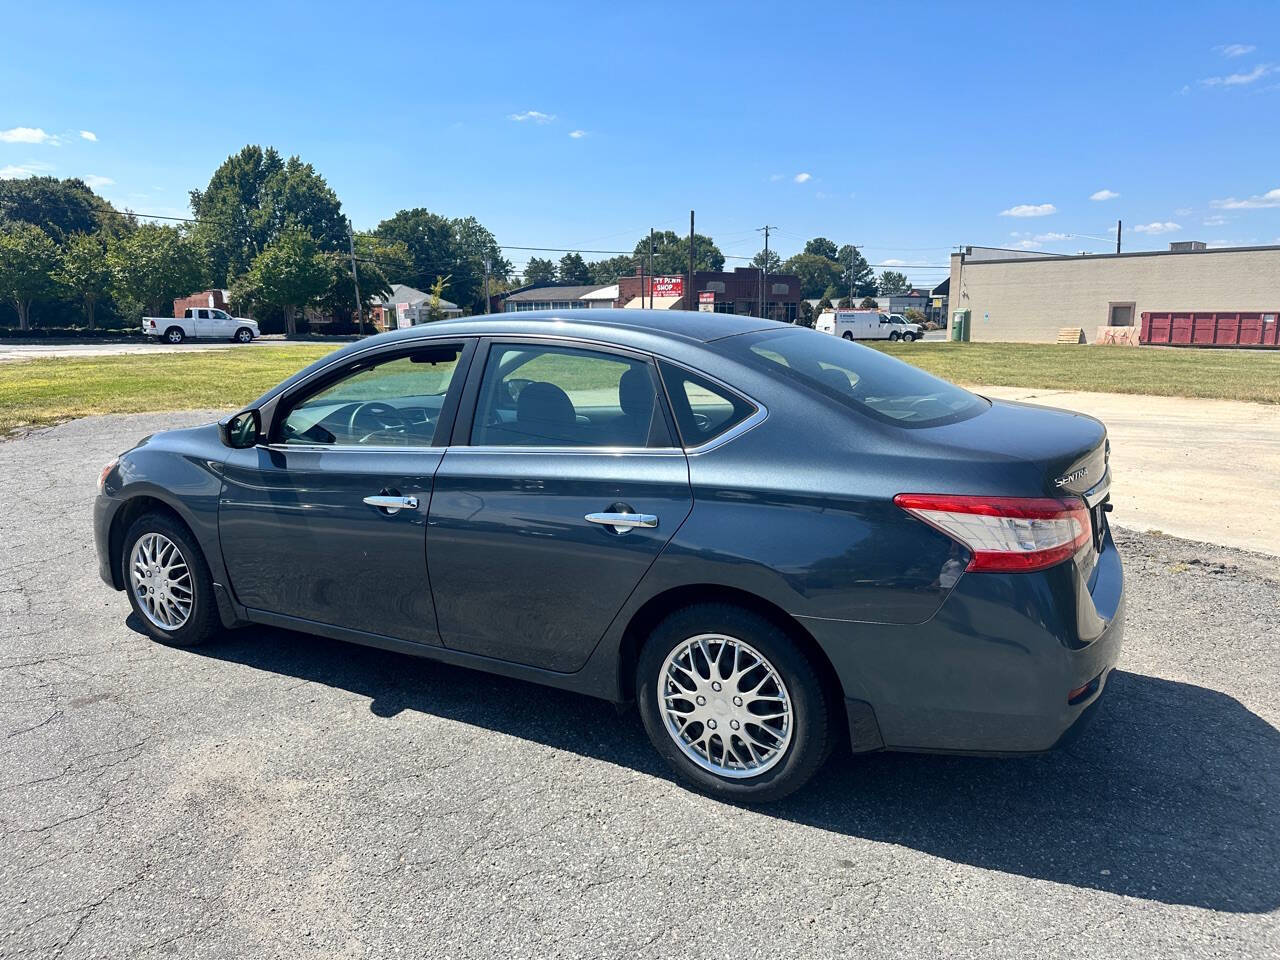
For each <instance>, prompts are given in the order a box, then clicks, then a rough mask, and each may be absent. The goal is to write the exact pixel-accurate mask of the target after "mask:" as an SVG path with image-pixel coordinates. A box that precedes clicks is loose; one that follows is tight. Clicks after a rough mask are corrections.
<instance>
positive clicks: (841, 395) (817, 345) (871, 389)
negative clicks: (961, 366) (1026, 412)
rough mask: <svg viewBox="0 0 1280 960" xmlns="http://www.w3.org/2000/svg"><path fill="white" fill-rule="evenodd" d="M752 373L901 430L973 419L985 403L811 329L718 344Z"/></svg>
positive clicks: (885, 356) (898, 362) (905, 365)
mask: <svg viewBox="0 0 1280 960" xmlns="http://www.w3.org/2000/svg"><path fill="white" fill-rule="evenodd" d="M719 345H720V346H721V347H723V349H724V351H725V352H726V353H729V354H730V355H731V356H733V357H735V358H736V359H740V360H742V361H744V362H746V363H748V364H750V365H752V366H754V367H756V368H757V369H762V370H764V371H765V372H767V373H771V374H774V375H777V376H781V377H784V378H786V379H789V380H792V381H795V382H798V383H800V384H802V385H804V386H806V387H808V388H809V389H811V390H814V391H817V392H818V393H821V394H823V395H824V396H827V397H830V398H831V399H833V400H836V401H838V402H839V403H842V404H844V405H845V406H847V407H851V408H853V409H854V410H857V411H858V412H860V413H865V414H868V415H870V416H872V417H875V418H876V419H878V420H882V421H885V422H888V423H893V424H896V425H898V426H902V427H936V426H941V425H942V424H945V423H955V422H957V421H960V420H967V419H969V418H970V417H973V416H977V415H978V414H979V413H981V412H982V411H983V410H985V409H987V406H988V404H987V401H986V400H984V399H982V397H979V396H977V395H975V394H972V393H970V392H969V391H968V390H964V389H961V388H960V387H957V386H956V385H955V384H953V383H948V382H947V381H946V380H941V379H939V378H938V377H935V376H933V375H932V374H928V373H925V372H924V371H923V370H921V369H919V368H917V367H913V366H911V364H909V363H903V362H902V361H901V360H897V359H894V358H893V357H891V356H889V355H888V354H885V353H881V352H880V351H879V350H875V349H872V348H871V347H864V346H862V345H861V344H857V343H853V342H852V341H849V340H845V339H843V338H841V337H833V336H831V335H830V334H825V333H818V332H817V331H814V330H787V331H784V332H782V333H772V332H766V333H751V334H745V335H743V336H741V337H730V338H728V339H726V340H723V341H721V343H720V344H719Z"/></svg>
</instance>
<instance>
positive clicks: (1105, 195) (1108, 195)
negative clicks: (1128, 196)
mask: <svg viewBox="0 0 1280 960" xmlns="http://www.w3.org/2000/svg"><path fill="white" fill-rule="evenodd" d="M1118 196H1120V194H1118V193H1116V192H1115V191H1114V190H1099V191H1097V192H1096V193H1091V194H1089V199H1090V200H1114V199H1115V198H1116V197H1118Z"/></svg>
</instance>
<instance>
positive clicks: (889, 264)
mask: <svg viewBox="0 0 1280 960" xmlns="http://www.w3.org/2000/svg"><path fill="white" fill-rule="evenodd" d="M881 262H882V263H883V264H884V265H885V266H886V267H905V266H906V265H907V261H905V260H883V261H881Z"/></svg>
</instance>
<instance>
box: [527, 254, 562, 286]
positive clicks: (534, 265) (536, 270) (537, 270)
mask: <svg viewBox="0 0 1280 960" xmlns="http://www.w3.org/2000/svg"><path fill="white" fill-rule="evenodd" d="M555 281H556V264H555V261H554V260H544V259H542V258H541V257H530V258H529V262H528V263H527V264H525V267H524V282H525V283H555Z"/></svg>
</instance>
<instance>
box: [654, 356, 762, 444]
mask: <svg viewBox="0 0 1280 960" xmlns="http://www.w3.org/2000/svg"><path fill="white" fill-rule="evenodd" d="M658 366H659V368H660V369H661V370H662V380H663V382H664V383H665V384H666V387H667V395H668V396H669V397H670V398H671V412H672V413H674V414H675V418H676V426H677V427H679V429H680V437H681V439H682V440H683V441H684V445H685V446H686V447H700V446H702V445H703V444H704V443H708V442H710V441H711V440H714V439H715V438H716V437H718V436H720V435H721V434H723V433H724V432H725V431H727V430H730V429H732V428H733V427H736V426H737V425H738V424H740V423H741V422H742V421H743V420H746V419H747V417H749V416H751V415H752V414H753V413H755V412H756V407H755V405H754V404H753V403H751V402H750V401H748V400H745V399H743V398H742V397H740V396H738V395H737V394H736V393H733V392H732V391H729V390H726V389H725V388H724V387H722V386H720V385H719V384H716V383H713V382H712V381H710V380H708V379H707V378H706V377H700V376H698V374H696V373H693V372H692V371H690V370H685V369H684V368H683V367H677V366H676V365H675V364H672V363H667V361H665V360H660V361H658Z"/></svg>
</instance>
